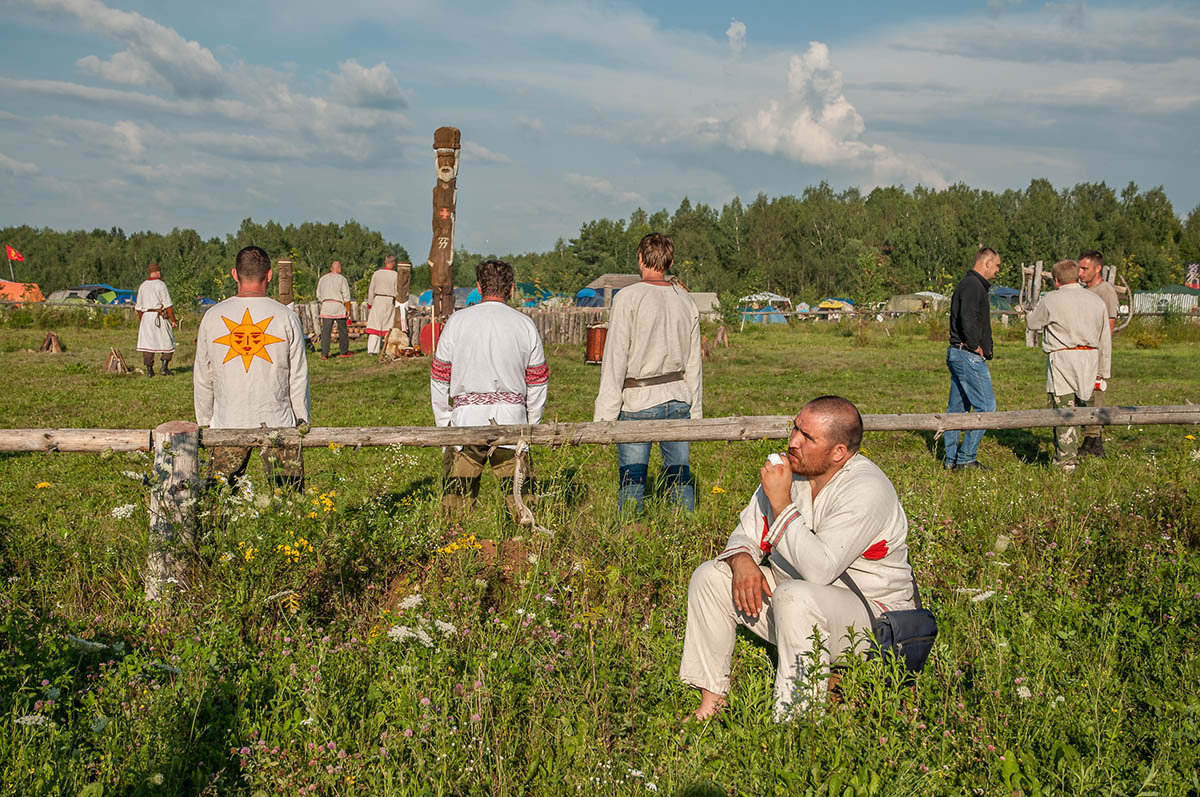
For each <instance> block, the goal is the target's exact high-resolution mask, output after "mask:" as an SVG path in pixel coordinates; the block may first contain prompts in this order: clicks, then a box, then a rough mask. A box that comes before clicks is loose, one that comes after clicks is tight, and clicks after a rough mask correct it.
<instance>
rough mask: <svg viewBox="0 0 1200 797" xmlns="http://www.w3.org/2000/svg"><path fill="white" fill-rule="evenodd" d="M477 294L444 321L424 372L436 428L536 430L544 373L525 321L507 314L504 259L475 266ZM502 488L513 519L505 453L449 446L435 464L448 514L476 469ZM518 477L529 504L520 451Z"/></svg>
mask: <svg viewBox="0 0 1200 797" xmlns="http://www.w3.org/2000/svg"><path fill="white" fill-rule="evenodd" d="M475 279H476V280H477V282H476V287H477V288H478V289H479V295H480V296H482V297H483V300H482V301H481V302H479V304H477V305H474V306H472V307H468V308H466V309H464V310H459V311H458V312H456V313H454V314H453V315H451V316H450V317H449V319H447V321H446V327H445V329H444V330H443V331H442V335H441V337H440V338H438V344H437V351H436V352H435V353H434V356H433V363H432V366H431V368H430V378H429V394H430V400H431V402H432V404H433V419H434V422H435V423H436V424H437V425H438V426H487V425H489V424H491V423H497V424H536V423H541V420H542V411H543V410H544V409H545V406H546V389H547V385H548V383H549V376H550V371H549V369H548V368H547V366H546V355H545V353H544V352H543V350H542V338H541V336H540V335H538V331H537V327H536V326H534V323H533V321H532V320H530V318H529V316H527V315H525V314H524V313H521V312H519V311H518V310H514V309H513V308H511V307H509V306H508V304H507V302H508V300H509V298H511V297H512V294H513V269H512V266H510V265H509V264H508V263H505V262H504V261H503V260H485V261H483V262H482V263H480V264H479V265H478V266H476V267H475ZM485 464H490V465H491V468H492V473H493V474H494V475H495V476H496V478H498V479H500V482H501V484H502V485H505V500H506V501H507V503H508V508H509V511H510V512H512V513H513V517H514V518H516V517H517V513H516V501H515V499H514V498H513V496H512V489H511V483H512V478H513V475H514V474H515V472H516V467H517V465H518V460H517V453H516V451H515V450H514V447H512V446H503V447H495V448H489V447H488V446H461V447H459V446H452V447H448V448H446V450H445V452H444V454H443V459H442V479H443V482H444V486H445V496H444V497H443V498H442V508H443V509H444V510H445V511H446V512H448V513H456V512H459V511H462V510H466V509H469V508H470V507H471V506H472V505H473V504H474V502H475V498H476V496H478V494H479V477H480V476H481V475H482V474H483V466H484V465H485ZM520 466H521V469H522V472H523V473H524V474H525V476H526V478H525V481H524V482H523V483H522V485H521V494H522V500H524V501H525V503H526V505H528V504H529V503H530V496H531V494H532V486H533V478H532V477H533V469H532V463H531V462H530V459H529V452H528V451H526V452H525V453H523V454H522V455H521V457H520Z"/></svg>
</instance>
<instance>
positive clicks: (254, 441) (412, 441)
mask: <svg viewBox="0 0 1200 797" xmlns="http://www.w3.org/2000/svg"><path fill="white" fill-rule="evenodd" d="M791 424H792V416H790V415H747V416H740V415H734V416H730V417H727V418H704V419H701V420H686V419H685V420H669V421H668V420H664V421H603V422H580V423H545V424H539V425H537V426H463V427H453V428H448V427H429V426H374V427H373V426H347V427H340V426H318V427H313V428H312V429H310V430H309V432H308V433H307V434H305V435H303V436H302V435H301V434H300V433H299V432H298V431H297V430H296V429H267V428H262V429H202V430H200V445H201V446H204V447H212V446H221V445H226V446H228V445H238V446H262V445H268V444H278V443H285V444H289V445H297V444H299V445H302V446H304V447H305V448H322V447H327V446H329V445H331V444H332V445H344V446H352V447H361V446H391V445H403V446H439V447H440V446H449V445H489V446H490V445H513V444H515V443H516V442H517V441H519V440H521V439H522V438H524V439H525V440H526V441H527V442H528V443H530V444H531V445H543V446H562V445H611V444H613V443H644V442H652V441H655V440H668V441H669V440H688V441H693V442H699V441H722V440H724V441H734V440H762V439H772V440H780V439H783V438H785V437H787V434H788V431H789V430H790V428H791ZM1160 424H1182V425H1193V424H1200V405H1197V404H1183V405H1168V406H1155V407H1076V408H1072V409H1043V410H1009V411H1005V412H973V413H957V414H948V413H943V412H935V413H912V414H894V415H864V416H863V428H864V430H865V431H868V432H943V431H950V430H967V429H1032V428H1038V427H1049V426H1093V425H1098V426H1130V425H1147V426H1149V425H1160ZM151 446H152V432H151V430H149V429H0V451H60V452H68V451H71V452H88V451H91V452H100V451H104V450H105V449H110V450H112V451H149V450H150V448H151Z"/></svg>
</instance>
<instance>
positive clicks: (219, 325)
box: [192, 296, 311, 429]
mask: <svg viewBox="0 0 1200 797" xmlns="http://www.w3.org/2000/svg"><path fill="white" fill-rule="evenodd" d="M192 387H193V389H194V393H195V395H194V403H195V409H196V423H198V424H200V425H201V426H211V427H212V428H214V429H257V428H258V427H259V426H261V425H263V424H265V425H267V426H270V427H276V426H282V427H289V426H295V425H296V424H297V422H299V421H308V420H311V417H310V416H309V397H308V359H307V357H306V356H305V354H304V330H302V329H301V328H300V317H299V316H297V315H296V314H295V313H294V312H293V311H292V310H290V309H288V308H287V307H284V306H283V305H282V304H280V303H279V302H277V301H275V300H274V299H269V298H267V297H266V296H234V297H232V298H230V299H226V300H225V301H223V302H220V303H218V304H215V305H213V306H212V307H210V308H209V309H208V312H206V313H205V314H204V318H202V319H200V327H199V329H198V330H197V332H196V365H195V368H194V370H193V371H192Z"/></svg>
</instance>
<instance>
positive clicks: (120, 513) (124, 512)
mask: <svg viewBox="0 0 1200 797" xmlns="http://www.w3.org/2000/svg"><path fill="white" fill-rule="evenodd" d="M135 509H137V504H121V505H120V506H114V507H113V508H112V512H110V513H109V514H111V515H112V516H113V517H115V518H117V519H118V520H124V519H125V518H127V517H130V516H132V515H133V510H135Z"/></svg>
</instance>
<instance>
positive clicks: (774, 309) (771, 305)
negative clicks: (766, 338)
mask: <svg viewBox="0 0 1200 797" xmlns="http://www.w3.org/2000/svg"><path fill="white" fill-rule="evenodd" d="M738 305H739V309H740V310H741V311H742V320H743V321H745V322H749V323H751V324H786V323H787V318H785V317H784V315H783V313H782V312H781V310H782V309H791V306H792V300H791V299H789V298H787V297H786V296H780V295H779V294H778V293H771V292H770V291H759V292H758V293H752V294H750V295H749V296H743V297H742V298H741V299H740V300H738Z"/></svg>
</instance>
